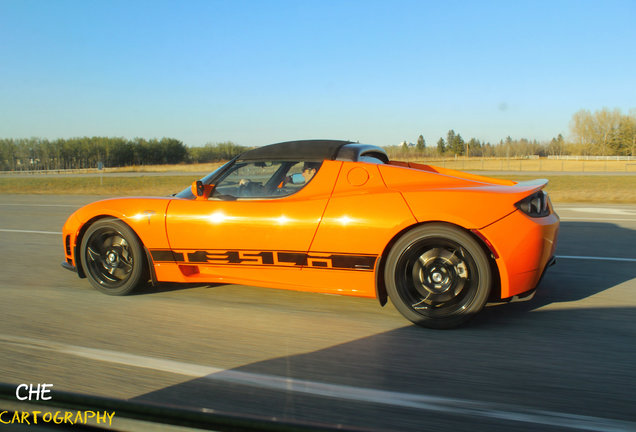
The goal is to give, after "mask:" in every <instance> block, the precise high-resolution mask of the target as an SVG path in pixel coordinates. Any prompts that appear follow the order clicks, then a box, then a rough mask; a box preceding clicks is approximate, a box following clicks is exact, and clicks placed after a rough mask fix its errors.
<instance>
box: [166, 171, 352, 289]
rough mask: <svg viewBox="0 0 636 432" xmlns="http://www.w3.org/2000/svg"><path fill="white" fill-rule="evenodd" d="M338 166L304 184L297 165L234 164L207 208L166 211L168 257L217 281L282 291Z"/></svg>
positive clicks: (178, 205) (186, 205)
mask: <svg viewBox="0 0 636 432" xmlns="http://www.w3.org/2000/svg"><path fill="white" fill-rule="evenodd" d="M340 165H341V163H339V162H336V163H324V164H323V166H322V167H321V168H320V169H319V170H318V171H317V172H316V174H315V176H314V177H313V178H312V179H311V180H310V181H309V182H304V180H299V179H302V176H300V174H301V172H302V167H303V162H302V161H300V162H299V161H294V162H237V163H236V164H235V166H234V167H233V168H232V169H230V170H229V171H228V173H227V174H226V175H225V176H224V177H223V178H222V179H220V180H219V181H218V184H217V185H215V190H214V193H213V194H212V196H211V197H210V198H209V199H208V200H200V199H199V200H188V199H176V200H173V201H172V202H171V203H170V205H169V207H168V210H167V214H166V230H167V235H168V240H169V243H170V247H171V248H172V250H173V251H174V252H175V254H174V255H175V256H176V257H177V259H178V261H181V262H182V263H183V264H184V265H191V266H196V268H197V271H198V272H200V273H201V274H203V275H205V274H207V275H210V276H213V277H214V278H216V279H218V278H221V277H222V278H226V279H224V280H227V281H228V282H237V283H249V282H253V283H258V282H259V281H261V280H265V279H267V280H268V281H270V282H272V283H283V284H284V283H286V282H287V281H288V280H287V278H288V274H289V273H290V272H296V271H299V270H300V269H301V268H302V266H303V265H305V263H306V260H307V251H308V250H309V247H310V244H311V242H312V240H313V237H314V235H315V233H316V229H317V227H318V224H319V222H320V220H321V217H322V214H323V212H324V210H325V207H326V205H327V202H328V200H329V196H330V193H331V191H332V189H333V186H334V184H335V180H336V177H337V173H338V169H339V167H340ZM293 174H296V175H295V176H294V175H293ZM299 176H300V177H299ZM216 279H215V280H216ZM290 281H291V280H290Z"/></svg>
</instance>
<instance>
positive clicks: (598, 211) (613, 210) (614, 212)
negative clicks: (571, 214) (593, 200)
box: [557, 207, 636, 216]
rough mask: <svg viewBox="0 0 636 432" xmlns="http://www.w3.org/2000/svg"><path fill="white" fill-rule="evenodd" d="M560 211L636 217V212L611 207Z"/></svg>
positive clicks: (563, 208) (570, 208)
mask: <svg viewBox="0 0 636 432" xmlns="http://www.w3.org/2000/svg"><path fill="white" fill-rule="evenodd" d="M557 210H558V211H561V210H570V211H576V212H581V213H596V214H609V215H627V216H634V215H636V210H627V209H623V208H610V207H558V208H557Z"/></svg>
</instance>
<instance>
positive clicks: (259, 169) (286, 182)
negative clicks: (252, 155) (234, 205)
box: [210, 161, 320, 199]
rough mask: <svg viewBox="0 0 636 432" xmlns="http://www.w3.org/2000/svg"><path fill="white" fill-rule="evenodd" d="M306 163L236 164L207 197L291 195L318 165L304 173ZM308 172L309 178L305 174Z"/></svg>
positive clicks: (229, 197)
mask: <svg viewBox="0 0 636 432" xmlns="http://www.w3.org/2000/svg"><path fill="white" fill-rule="evenodd" d="M307 164H310V163H309V162H307V163H303V162H291V161H290V162H287V161H286V162H270V161H267V162H237V163H236V165H235V166H234V167H233V168H232V169H231V170H230V171H229V172H228V173H227V174H226V175H225V177H224V178H223V179H221V180H220V181H219V182H218V183H217V185H216V187H215V189H214V193H213V194H212V196H211V197H210V198H212V199H241V198H277V197H283V196H287V195H291V194H293V193H295V192H297V191H299V190H300V189H302V188H303V187H304V186H305V184H307V183H308V182H309V180H310V179H311V177H313V174H315V172H316V171H317V169H318V168H320V163H318V164H317V165H316V166H314V167H313V168H312V170H313V171H312V170H306V169H305V168H306V166H307ZM309 172H312V174H311V176H308V173H309Z"/></svg>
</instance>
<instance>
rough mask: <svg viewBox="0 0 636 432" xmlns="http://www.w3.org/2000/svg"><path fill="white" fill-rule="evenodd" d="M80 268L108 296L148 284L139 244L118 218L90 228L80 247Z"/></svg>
mask: <svg viewBox="0 0 636 432" xmlns="http://www.w3.org/2000/svg"><path fill="white" fill-rule="evenodd" d="M81 257H82V267H83V269H84V273H85V274H86V276H87V277H88V280H89V281H90V283H91V284H92V285H93V286H94V287H95V288H97V289H98V290H99V291H101V292H103V293H106V294H109V295H126V294H129V293H130V292H132V291H133V290H134V289H135V288H137V287H138V286H140V285H142V284H144V283H145V282H147V281H148V271H147V265H146V261H145V259H144V252H143V248H142V246H141V242H140V241H139V239H138V238H137V235H136V234H135V232H134V231H133V230H132V229H131V228H130V227H129V226H128V225H126V224H125V223H123V222H121V221H120V220H117V219H101V220H98V221H97V222H95V223H94V224H93V225H91V226H90V227H89V228H88V230H87V231H86V233H85V234H84V237H83V238H82V244H81Z"/></svg>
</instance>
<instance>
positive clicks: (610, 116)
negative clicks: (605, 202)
mask: <svg viewBox="0 0 636 432" xmlns="http://www.w3.org/2000/svg"><path fill="white" fill-rule="evenodd" d="M570 132H571V137H570V138H569V139H568V140H566V139H565V137H564V136H563V135H562V134H559V135H557V136H556V137H554V138H552V139H551V140H550V141H537V140H530V139H527V138H519V139H513V138H511V137H510V136H508V137H506V138H505V139H502V140H500V141H499V142H497V143H495V144H491V143H490V142H482V141H480V140H478V139H476V138H470V139H468V140H466V139H464V138H462V136H461V135H460V134H459V133H457V132H455V130H453V129H451V130H449V131H448V133H447V134H446V137H440V138H439V140H437V143H436V144H435V145H434V146H427V145H426V142H425V140H424V138H423V136H422V135H420V136H419V137H418V139H417V144H409V143H407V142H404V143H402V145H401V146H392V147H389V148H388V149H389V153H390V155H395V156H401V157H404V156H407V155H414V156H421V157H440V156H454V155H458V156H483V157H523V156H529V155H537V156H552V155H559V156H563V155H599V156H636V110H632V111H631V112H630V114H622V113H621V111H620V110H619V109H614V110H609V109H607V108H603V109H601V110H598V111H595V112H593V113H592V112H590V111H589V110H581V111H578V112H576V113H575V114H574V115H573V116H572V120H571V121H570Z"/></svg>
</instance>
